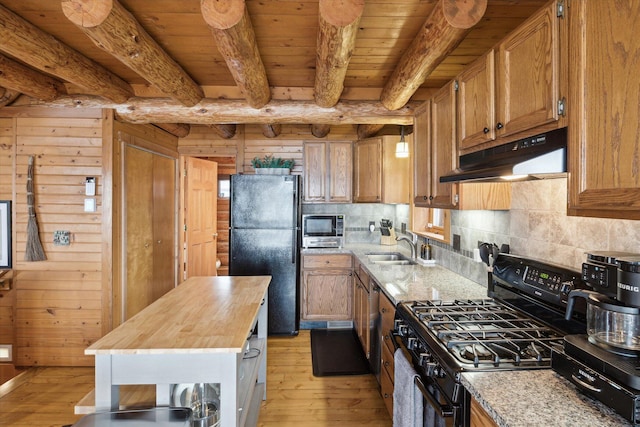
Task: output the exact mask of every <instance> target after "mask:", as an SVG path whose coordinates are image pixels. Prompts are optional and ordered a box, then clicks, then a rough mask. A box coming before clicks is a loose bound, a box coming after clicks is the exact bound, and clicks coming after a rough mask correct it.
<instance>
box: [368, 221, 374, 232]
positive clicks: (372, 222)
mask: <svg viewBox="0 0 640 427" xmlns="http://www.w3.org/2000/svg"><path fill="white" fill-rule="evenodd" d="M375 229H376V222H375V221H369V231H370V232H372V233H373V232H374V231H375Z"/></svg>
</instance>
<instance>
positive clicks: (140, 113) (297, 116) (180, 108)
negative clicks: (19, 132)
mask: <svg viewBox="0 0 640 427" xmlns="http://www.w3.org/2000/svg"><path fill="white" fill-rule="evenodd" d="M419 104H420V103H419V102H410V103H407V104H406V105H405V106H403V107H402V108H399V109H397V110H393V111H389V110H388V109H387V108H385V107H384V106H383V105H382V103H380V101H344V100H343V101H340V102H338V103H337V104H336V105H335V106H334V107H332V108H323V107H320V106H318V105H317V104H316V103H315V102H314V101H304V100H301V101H295V100H272V101H270V102H269V104H267V105H265V106H264V107H263V108H253V107H250V106H248V105H247V103H246V102H245V101H244V100H224V99H210V98H205V99H203V100H202V101H200V102H199V103H198V105H196V106H193V107H186V106H184V105H182V104H180V103H179V102H177V101H175V100H172V99H170V98H138V97H136V98H131V99H129V100H128V101H127V102H125V103H110V102H108V101H106V100H104V99H103V98H99V97H96V96H83V95H73V96H72V95H65V96H61V97H59V98H57V99H55V100H53V101H51V102H43V101H37V100H32V101H31V102H30V103H29V105H39V106H46V107H55V108H110V109H114V110H115V112H116V113H117V114H118V116H119V117H120V118H122V120H123V121H127V122H130V123H154V124H158V123H189V124H205V125H210V124H213V123H215V124H236V123H237V124H249V123H255V124H271V123H280V124H300V123H324V124H327V125H345V124H350V125H353V124H361V123H362V124H379V123H384V124H396V125H411V124H413V110H414V108H416V107H417V106H418V105H419ZM6 108H11V107H6Z"/></svg>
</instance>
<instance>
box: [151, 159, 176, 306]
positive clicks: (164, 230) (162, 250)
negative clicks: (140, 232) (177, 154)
mask: <svg viewBox="0 0 640 427" xmlns="http://www.w3.org/2000/svg"><path fill="white" fill-rule="evenodd" d="M176 168H177V165H176V159H173V158H169V157H165V156H160V155H154V156H153V190H152V191H153V287H152V295H151V298H152V299H153V301H155V300H157V299H158V298H160V297H161V296H162V295H164V294H166V293H167V292H169V291H170V290H171V289H173V288H174V287H175V285H176V283H177V253H176V240H177V236H176V234H177V233H176V225H177V221H176V191H175V189H176Z"/></svg>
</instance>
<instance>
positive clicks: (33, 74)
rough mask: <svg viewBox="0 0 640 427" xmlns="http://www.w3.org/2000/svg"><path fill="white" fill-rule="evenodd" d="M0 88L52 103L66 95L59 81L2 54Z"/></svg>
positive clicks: (0, 55)
mask: <svg viewBox="0 0 640 427" xmlns="http://www.w3.org/2000/svg"><path fill="white" fill-rule="evenodd" d="M0 86H3V87H5V88H9V89H13V90H15V91H17V92H21V93H24V94H27V95H29V96H31V97H33V98H37V99H42V100H43V101H53V100H54V99H56V98H57V97H59V96H60V95H66V93H67V91H66V89H65V87H64V85H63V84H62V83H61V82H60V81H58V80H56V79H54V78H52V77H49V76H47V75H44V74H42V73H40V72H38V71H35V70H34V69H33V68H30V67H27V66H26V65H22V64H21V63H19V62H16V61H14V60H13V59H10V58H7V57H6V56H4V55H2V54H0Z"/></svg>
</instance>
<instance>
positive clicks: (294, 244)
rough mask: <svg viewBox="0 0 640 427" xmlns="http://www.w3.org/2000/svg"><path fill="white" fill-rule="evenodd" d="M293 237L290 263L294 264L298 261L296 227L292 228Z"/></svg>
mask: <svg viewBox="0 0 640 427" xmlns="http://www.w3.org/2000/svg"><path fill="white" fill-rule="evenodd" d="M292 233H293V239H292V242H291V243H292V245H291V264H295V263H296V262H298V229H297V228H294V229H293V230H292Z"/></svg>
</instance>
